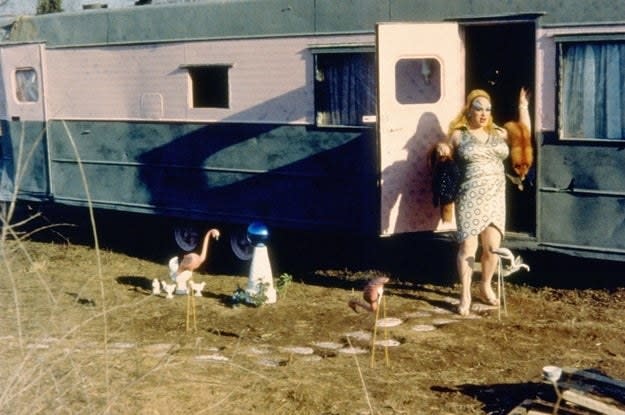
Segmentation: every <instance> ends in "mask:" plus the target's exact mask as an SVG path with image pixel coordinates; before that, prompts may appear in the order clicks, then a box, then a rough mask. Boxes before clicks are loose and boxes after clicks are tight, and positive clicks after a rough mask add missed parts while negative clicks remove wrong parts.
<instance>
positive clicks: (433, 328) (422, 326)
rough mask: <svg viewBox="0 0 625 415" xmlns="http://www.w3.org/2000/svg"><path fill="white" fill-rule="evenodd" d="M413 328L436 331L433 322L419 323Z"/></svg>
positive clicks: (419, 330) (420, 330)
mask: <svg viewBox="0 0 625 415" xmlns="http://www.w3.org/2000/svg"><path fill="white" fill-rule="evenodd" d="M412 330H413V331H418V332H425V331H434V330H436V327H435V326H433V325H431V324H417V325H416V326H412Z"/></svg>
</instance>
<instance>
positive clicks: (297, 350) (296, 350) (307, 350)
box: [280, 347, 315, 355]
mask: <svg viewBox="0 0 625 415" xmlns="http://www.w3.org/2000/svg"><path fill="white" fill-rule="evenodd" d="M280 350H282V351H283V352H285V353H291V354H302V355H311V354H313V353H314V352H315V351H314V350H313V349H312V347H283V348H281V349H280Z"/></svg>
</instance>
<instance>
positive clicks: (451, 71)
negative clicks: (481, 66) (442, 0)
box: [376, 23, 465, 235]
mask: <svg viewBox="0 0 625 415" xmlns="http://www.w3.org/2000/svg"><path fill="white" fill-rule="evenodd" d="M376 42H377V56H378V137H379V149H380V169H381V170H380V172H381V190H380V197H381V200H380V203H381V205H380V212H381V221H380V223H381V229H380V234H381V235H392V234H397V233H406V232H417V231H432V230H436V229H437V228H439V230H442V229H440V214H439V209H438V208H437V207H435V206H434V205H433V203H432V192H431V173H430V168H429V166H428V160H427V158H428V152H429V150H430V148H431V147H432V145H433V144H434V143H436V142H438V141H439V140H440V139H441V138H443V137H444V136H445V134H446V133H447V126H448V124H449V122H450V121H451V119H452V118H453V117H454V116H455V115H456V113H457V111H459V110H460V108H461V107H462V104H463V100H464V90H465V79H464V67H465V54H464V44H463V39H462V36H461V33H460V29H459V26H458V25H457V24H455V23H433V24H429V23H426V24H423V23H419V24H416V23H380V24H378V25H377V30H376ZM453 228H454V226H452V229H453Z"/></svg>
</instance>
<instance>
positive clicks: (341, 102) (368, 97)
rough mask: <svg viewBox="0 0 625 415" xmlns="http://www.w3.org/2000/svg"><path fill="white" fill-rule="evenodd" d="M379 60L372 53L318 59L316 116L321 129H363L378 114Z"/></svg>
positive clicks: (328, 54)
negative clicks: (334, 127)
mask: <svg viewBox="0 0 625 415" xmlns="http://www.w3.org/2000/svg"><path fill="white" fill-rule="evenodd" d="M375 107H376V91H375V57H374V54H373V53H369V52H355V53H323V54H317V55H315V116H316V122H317V125H321V126H361V125H364V122H363V116H365V115H373V114H375Z"/></svg>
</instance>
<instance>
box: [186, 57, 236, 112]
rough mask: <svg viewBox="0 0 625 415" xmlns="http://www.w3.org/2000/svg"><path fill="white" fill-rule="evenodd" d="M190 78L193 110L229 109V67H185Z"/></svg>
mask: <svg viewBox="0 0 625 415" xmlns="http://www.w3.org/2000/svg"><path fill="white" fill-rule="evenodd" d="M187 70H188V71H189V76H190V78H191V94H192V106H193V108H228V107H230V93H229V91H230V86H229V80H228V72H229V70H230V65H207V66H190V67H187Z"/></svg>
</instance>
